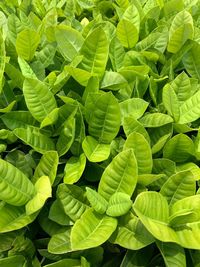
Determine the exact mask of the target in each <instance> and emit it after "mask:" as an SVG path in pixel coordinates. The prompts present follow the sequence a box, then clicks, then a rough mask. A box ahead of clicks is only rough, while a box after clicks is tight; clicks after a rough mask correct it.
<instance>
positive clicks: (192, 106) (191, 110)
mask: <svg viewBox="0 0 200 267" xmlns="http://www.w3.org/2000/svg"><path fill="white" fill-rule="evenodd" d="M199 100H200V91H197V92H196V93H195V94H194V95H193V96H191V97H190V98H189V99H187V100H186V101H185V102H184V103H183V104H182V105H181V106H180V119H179V121H178V123H180V124H184V123H189V122H193V121H195V120H197V119H198V118H199V116H200V105H199Z"/></svg>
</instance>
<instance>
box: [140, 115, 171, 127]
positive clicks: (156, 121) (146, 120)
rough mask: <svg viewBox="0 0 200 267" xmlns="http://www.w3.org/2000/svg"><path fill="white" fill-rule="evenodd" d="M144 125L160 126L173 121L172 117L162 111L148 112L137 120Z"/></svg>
mask: <svg viewBox="0 0 200 267" xmlns="http://www.w3.org/2000/svg"><path fill="white" fill-rule="evenodd" d="M139 121H140V122H141V123H142V124H143V125H144V127H160V126H163V125H165V124H168V123H171V122H173V119H172V118H171V117H170V116H168V115H166V114H162V113H149V114H146V115H145V116H144V117H142V118H141V119H140V120H139Z"/></svg>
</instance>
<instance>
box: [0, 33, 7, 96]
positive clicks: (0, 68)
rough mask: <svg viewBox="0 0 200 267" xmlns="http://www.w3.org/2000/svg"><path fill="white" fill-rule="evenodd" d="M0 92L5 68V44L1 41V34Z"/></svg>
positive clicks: (0, 37)
mask: <svg viewBox="0 0 200 267" xmlns="http://www.w3.org/2000/svg"><path fill="white" fill-rule="evenodd" d="M0 42H1V45H0V59H1V60H0V92H2V88H3V77H4V70H5V66H6V49H5V43H4V40H3V36H2V32H1V33H0Z"/></svg>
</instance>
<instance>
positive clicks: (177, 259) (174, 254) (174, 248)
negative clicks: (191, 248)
mask: <svg viewBox="0 0 200 267" xmlns="http://www.w3.org/2000/svg"><path fill="white" fill-rule="evenodd" d="M156 245H157V247H158V248H159V250H160V252H161V254H162V256H163V258H164V261H165V264H166V266H167V267H170V266H172V265H174V266H177V267H186V257H185V252H184V249H183V248H182V247H180V246H179V245H177V244H172V243H163V242H159V241H156Z"/></svg>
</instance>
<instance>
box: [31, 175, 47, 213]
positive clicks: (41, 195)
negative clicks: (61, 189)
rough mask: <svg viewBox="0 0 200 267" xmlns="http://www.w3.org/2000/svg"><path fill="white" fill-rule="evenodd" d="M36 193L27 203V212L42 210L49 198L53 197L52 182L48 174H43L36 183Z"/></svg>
mask: <svg viewBox="0 0 200 267" xmlns="http://www.w3.org/2000/svg"><path fill="white" fill-rule="evenodd" d="M35 189H36V195H35V196H34V197H33V198H32V199H31V200H29V201H28V203H26V214H27V215H31V214H33V213H35V212H36V211H38V210H40V209H41V208H42V207H43V206H44V203H45V202H46V200H47V198H49V197H51V183H50V180H49V177H48V176H41V177H40V178H39V179H38V180H37V182H36V183H35Z"/></svg>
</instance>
